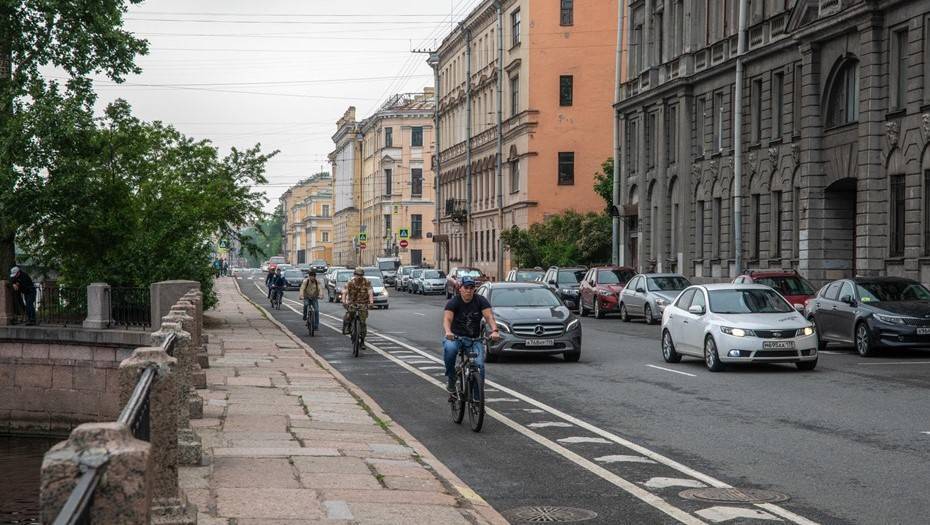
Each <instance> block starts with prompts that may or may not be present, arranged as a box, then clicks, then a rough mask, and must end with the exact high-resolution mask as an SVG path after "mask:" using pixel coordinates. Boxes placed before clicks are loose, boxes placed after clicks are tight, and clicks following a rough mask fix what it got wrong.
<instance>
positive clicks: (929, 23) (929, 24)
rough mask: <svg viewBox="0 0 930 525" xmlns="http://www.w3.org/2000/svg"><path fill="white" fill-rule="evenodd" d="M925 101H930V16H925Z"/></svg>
mask: <svg viewBox="0 0 930 525" xmlns="http://www.w3.org/2000/svg"><path fill="white" fill-rule="evenodd" d="M923 62H924V102H925V103H930V16H928V17H926V18H924V60H923Z"/></svg>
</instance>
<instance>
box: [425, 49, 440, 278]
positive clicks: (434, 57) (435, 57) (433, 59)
mask: <svg viewBox="0 0 930 525" xmlns="http://www.w3.org/2000/svg"><path fill="white" fill-rule="evenodd" d="M427 63H428V64H429V65H430V67H432V68H433V82H434V88H433V91H434V92H435V93H434V95H435V101H434V102H433V103H434V104H435V108H434V109H433V136H434V137H435V145H434V146H433V155H434V156H435V159H436V161H435V163H434V164H433V174H434V175H433V194H434V195H435V197H434V198H435V199H436V211H435V214H436V226H435V228H434V229H433V237H435V236H437V235H439V234H440V231H441V230H442V228H441V226H442V225H441V221H442V215H441V213H442V209H441V208H440V206H441V205H440V203H441V202H442V187H441V180H440V176H441V174H442V171H441V170H440V167H441V163H440V159H439V154H440V153H441V152H442V148H441V147H440V145H439V139H440V133H439V52H438V51H434V52H432V53H430V55H429V60H427ZM433 244H434V246H435V249H434V254H435V255H434V259H436V263H435V264H436V268H437V269H439V270H441V269H442V243H441V242H434V243H433Z"/></svg>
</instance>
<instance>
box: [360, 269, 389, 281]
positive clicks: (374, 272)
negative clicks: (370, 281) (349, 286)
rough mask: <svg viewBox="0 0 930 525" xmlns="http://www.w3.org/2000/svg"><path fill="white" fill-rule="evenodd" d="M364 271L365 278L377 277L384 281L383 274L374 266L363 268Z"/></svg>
mask: <svg viewBox="0 0 930 525" xmlns="http://www.w3.org/2000/svg"><path fill="white" fill-rule="evenodd" d="M362 270H365V277H377V278H379V279H381V280H384V276H383V275H382V273H381V270H380V269H378V268H376V267H374V266H363V267H362Z"/></svg>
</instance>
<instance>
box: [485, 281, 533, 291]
mask: <svg viewBox="0 0 930 525" xmlns="http://www.w3.org/2000/svg"><path fill="white" fill-rule="evenodd" d="M484 286H487V287H489V288H490V289H491V290H494V289H496V288H546V289H547V290H548V288H547V287H546V286H545V285H543V284H542V283H516V282H512V281H497V282H491V283H485V284H484Z"/></svg>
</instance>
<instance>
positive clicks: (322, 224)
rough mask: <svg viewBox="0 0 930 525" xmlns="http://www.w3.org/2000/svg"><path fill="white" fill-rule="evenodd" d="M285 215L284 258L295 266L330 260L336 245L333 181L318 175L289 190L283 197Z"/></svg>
mask: <svg viewBox="0 0 930 525" xmlns="http://www.w3.org/2000/svg"><path fill="white" fill-rule="evenodd" d="M280 203H281V209H282V212H283V215H284V223H283V226H282V231H283V235H284V239H283V243H282V245H283V251H284V258H285V259H286V260H287V262H288V263H290V264H293V265H298V264H303V263H309V262H310V261H313V260H315V259H324V260H326V261H329V260H330V259H331V257H332V251H333V247H332V242H333V225H332V210H333V205H334V202H333V178H332V176H330V174H329V173H318V174H316V175H313V176H312V177H309V178H307V179H305V180H303V181H301V182H299V183H298V184H296V185H294V186H292V187H291V188H288V190H287V191H286V192H284V194H282V195H281V197H280Z"/></svg>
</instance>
